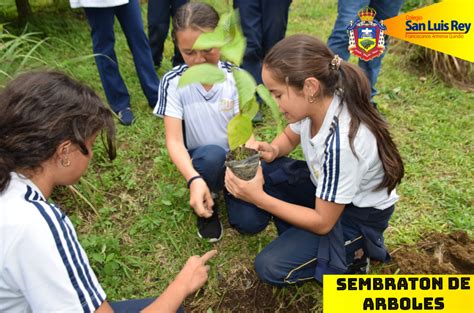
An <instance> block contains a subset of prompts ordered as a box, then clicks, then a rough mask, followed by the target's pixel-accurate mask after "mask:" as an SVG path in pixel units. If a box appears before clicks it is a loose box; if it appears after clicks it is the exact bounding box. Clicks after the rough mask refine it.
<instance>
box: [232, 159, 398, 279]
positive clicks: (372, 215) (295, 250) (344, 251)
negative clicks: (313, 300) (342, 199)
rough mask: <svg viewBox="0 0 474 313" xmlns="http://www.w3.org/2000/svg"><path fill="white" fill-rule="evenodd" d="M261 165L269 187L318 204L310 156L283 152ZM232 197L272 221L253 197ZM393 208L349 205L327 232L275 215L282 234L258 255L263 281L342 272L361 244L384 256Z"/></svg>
mask: <svg viewBox="0 0 474 313" xmlns="http://www.w3.org/2000/svg"><path fill="white" fill-rule="evenodd" d="M262 167H263V174H264V178H265V185H264V190H265V192H267V193H268V194H270V195H271V196H273V197H276V198H278V199H281V200H283V201H286V202H290V203H293V204H298V205H302V206H306V207H309V208H314V205H315V200H316V198H315V186H314V185H313V183H312V182H311V179H310V173H309V169H308V167H307V164H306V162H304V161H297V160H292V159H290V158H280V159H277V160H275V161H274V162H272V163H264V162H262ZM229 201H230V202H231V203H230V204H228V208H232V211H233V212H236V213H237V212H245V214H246V216H249V217H250V216H252V214H253V215H254V217H253V218H255V219H256V220H260V221H263V219H262V218H261V217H262V216H266V222H267V223H268V222H269V221H270V218H271V215H270V214H269V213H267V212H265V211H263V210H261V209H259V208H257V207H256V206H254V205H252V204H250V203H246V202H243V201H240V200H238V201H235V200H234V199H233V198H229ZM230 211H231V210H229V212H230ZM392 212H393V207H391V208H388V209H386V210H377V209H375V208H357V207H355V206H353V205H350V204H349V205H346V208H345V210H344V213H343V214H342V216H341V218H340V219H339V221H338V222H337V224H336V225H335V226H334V228H333V229H332V230H331V231H330V232H329V233H328V234H327V235H324V236H320V235H316V234H314V233H312V232H309V231H307V230H304V229H301V228H297V227H294V226H292V225H290V224H288V223H286V222H284V221H282V220H280V219H278V218H277V217H273V219H274V221H275V224H276V227H277V230H278V234H279V236H278V238H276V239H275V240H273V241H272V242H271V243H270V244H269V245H267V246H266V247H265V248H264V249H263V250H262V251H261V252H260V253H259V254H258V255H257V257H256V259H255V270H256V272H257V274H258V276H259V277H260V279H261V280H263V281H264V282H266V283H269V284H272V285H276V286H285V285H288V284H294V283H299V282H304V281H306V280H312V279H317V280H319V281H321V282H322V275H324V274H331V273H332V274H336V273H339V274H340V273H344V272H345V271H346V267H347V264H350V263H352V261H353V259H354V252H355V251H356V250H358V249H361V248H363V249H364V251H365V253H366V254H367V256H369V257H374V258H376V259H379V260H382V261H385V260H387V258H388V254H387V252H386V250H385V247H384V244H383V237H382V233H383V231H384V230H385V228H386V227H387V226H388V219H389V218H390V216H391V214H392ZM359 217H360V218H359ZM262 225H263V224H262ZM262 225H258V226H257V225H255V223H254V224H252V223H249V224H248V225H246V227H247V228H250V227H252V226H253V227H255V229H253V230H252V229H246V231H247V232H248V233H253V232H256V231H260V230H262V229H263V228H264V227H263V228H262Z"/></svg>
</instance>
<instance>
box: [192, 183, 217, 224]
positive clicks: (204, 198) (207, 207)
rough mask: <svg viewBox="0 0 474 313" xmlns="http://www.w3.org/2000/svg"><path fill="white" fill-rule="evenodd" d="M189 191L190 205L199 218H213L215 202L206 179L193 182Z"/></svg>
mask: <svg viewBox="0 0 474 313" xmlns="http://www.w3.org/2000/svg"><path fill="white" fill-rule="evenodd" d="M189 190H190V196H189V205H191V207H192V208H193V209H194V212H196V214H197V216H200V217H205V218H209V217H211V215H212V212H213V211H212V207H213V206H214V200H213V199H212V195H211V191H210V190H209V187H207V184H206V182H205V181H204V179H196V180H195V181H193V183H192V184H191V186H190V187H189Z"/></svg>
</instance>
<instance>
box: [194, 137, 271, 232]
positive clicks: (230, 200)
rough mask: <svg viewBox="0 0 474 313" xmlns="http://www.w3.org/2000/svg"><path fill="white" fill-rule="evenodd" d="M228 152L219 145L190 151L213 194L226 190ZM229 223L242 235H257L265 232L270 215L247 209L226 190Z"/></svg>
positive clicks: (195, 165)
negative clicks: (262, 231)
mask: <svg viewBox="0 0 474 313" xmlns="http://www.w3.org/2000/svg"><path fill="white" fill-rule="evenodd" d="M226 154H227V152H226V150H225V149H224V148H222V147H220V146H217V145H207V146H202V147H199V148H195V149H191V150H189V155H190V157H191V159H192V163H193V167H194V169H195V170H196V171H197V172H198V173H199V175H201V176H202V177H203V178H204V181H205V182H206V184H207V186H208V187H209V189H210V190H211V192H215V193H217V192H219V191H221V190H223V189H224V175H225V166H224V162H225V158H226ZM224 200H225V203H226V206H227V214H228V220H229V223H230V224H231V225H232V226H233V227H234V228H236V229H237V230H238V231H239V232H240V233H242V234H255V233H258V232H260V231H261V230H263V229H264V228H265V227H266V226H267V225H268V222H269V221H270V217H271V216H270V214H268V213H266V212H265V211H262V210H255V209H254V208H253V207H250V208H248V209H247V206H245V205H244V204H245V202H243V201H241V200H238V199H236V198H234V197H232V195H230V194H229V193H228V192H227V191H226V190H224Z"/></svg>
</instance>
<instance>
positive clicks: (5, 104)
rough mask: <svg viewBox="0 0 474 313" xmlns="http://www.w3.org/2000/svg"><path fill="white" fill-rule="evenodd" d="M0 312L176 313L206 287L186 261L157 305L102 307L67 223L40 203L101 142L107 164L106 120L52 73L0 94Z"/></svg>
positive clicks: (87, 92)
mask: <svg viewBox="0 0 474 313" xmlns="http://www.w3.org/2000/svg"><path fill="white" fill-rule="evenodd" d="M0 112H2V114H0V312H11V313H17V312H18V313H20V312H45V313H46V312H48V313H49V312H98V313H104V312H109V313H110V312H127V313H133V312H139V311H140V310H143V311H141V312H176V311H177V310H179V311H180V312H182V308H180V304H181V303H182V301H183V300H184V298H185V297H186V296H187V295H188V294H190V293H192V292H194V291H195V290H196V289H197V288H199V287H201V286H202V285H203V284H204V282H205V281H206V280H207V272H208V268H207V267H206V266H205V264H204V263H205V262H206V260H207V259H209V258H210V257H212V256H213V255H214V254H215V253H216V251H210V252H208V253H206V254H205V255H203V256H202V257H198V256H194V257H191V258H190V259H189V260H188V262H187V263H186V265H185V267H184V268H183V270H182V271H181V272H180V273H179V274H178V276H177V278H176V279H175V281H173V282H172V283H171V284H170V286H169V287H168V288H167V289H166V290H165V291H164V292H163V294H162V295H161V296H160V297H159V298H158V299H139V300H129V301H121V302H116V303H110V304H109V302H108V301H107V300H106V298H107V297H106V294H105V292H104V290H103V289H102V287H101V286H100V284H99V282H98V281H97V277H96V275H95V274H94V271H93V270H92V268H91V267H90V265H89V261H88V258H87V255H86V254H85V252H84V250H83V249H82V247H81V245H80V244H79V242H78V240H77V235H76V232H75V231H74V226H73V225H72V223H71V221H70V220H69V219H68V217H67V216H65V214H64V213H63V212H62V211H61V210H60V209H59V208H58V207H57V206H55V205H54V204H52V203H50V202H48V201H47V199H48V197H49V196H50V195H51V193H52V191H53V189H54V187H55V186H57V185H70V184H74V183H76V182H77V181H78V180H79V178H80V177H81V176H82V174H84V172H85V171H86V169H87V167H88V164H89V161H90V159H91V158H92V146H93V145H94V141H95V139H96V137H97V136H98V135H99V134H101V135H102V139H104V144H105V148H106V151H107V152H108V155H109V157H110V159H113V158H114V157H115V144H114V136H115V126H114V121H113V117H112V113H111V112H110V110H109V109H107V108H106V107H105V106H104V104H103V103H102V102H101V100H100V99H99V97H98V96H97V95H96V94H95V93H94V91H92V90H91V89H90V88H88V87H86V86H84V85H82V84H80V83H78V82H76V81H74V80H72V79H71V78H69V77H68V76H66V75H64V74H62V73H59V72H31V73H26V74H23V75H21V76H19V77H18V78H16V79H15V80H13V81H12V82H11V83H9V84H8V85H7V86H6V87H5V89H4V90H2V91H1V93H0Z"/></svg>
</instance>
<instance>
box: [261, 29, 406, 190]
mask: <svg viewBox="0 0 474 313" xmlns="http://www.w3.org/2000/svg"><path fill="white" fill-rule="evenodd" d="M334 57H335V56H334V53H332V51H331V50H330V49H329V48H328V47H327V46H326V45H325V44H324V43H323V42H322V41H321V40H319V39H318V38H315V37H312V36H308V35H293V36H290V37H287V38H285V39H283V40H282V41H280V42H279V43H277V44H276V45H275V46H274V47H273V48H272V49H271V50H270V52H269V53H268V54H267V56H266V57H265V59H264V61H263V64H264V66H265V68H266V69H268V70H269V71H270V72H271V74H272V76H273V78H274V79H275V80H277V81H279V82H281V83H286V84H288V85H289V86H291V87H293V88H294V89H295V90H297V91H301V90H302V89H303V86H304V82H305V80H306V79H307V78H308V77H314V78H316V79H317V80H318V81H319V82H320V84H321V94H320V95H321V96H332V95H333V94H334V93H335V92H339V91H340V90H342V92H341V93H340V94H341V96H342V98H343V101H344V102H345V103H346V105H347V109H348V111H349V113H350V115H351V122H350V129H349V142H350V145H351V149H352V151H353V152H354V154H355V151H354V138H355V136H356V134H357V130H358V129H359V125H360V124H361V123H364V124H365V125H367V127H368V128H369V129H370V131H371V132H372V133H373V134H374V136H375V138H376V139H377V148H378V153H379V157H380V160H381V162H382V165H383V168H384V171H385V176H384V178H383V180H382V182H381V184H380V186H378V188H379V189H381V188H385V187H386V188H387V189H388V192H389V193H390V192H391V191H392V190H393V189H394V188H395V187H396V185H397V184H399V183H400V181H401V179H402V177H403V174H404V167H403V162H402V158H401V156H400V153H399V152H398V149H397V147H396V145H395V143H394V142H393V140H392V138H391V136H390V133H389V131H388V125H387V122H386V121H385V120H384V118H382V116H381V115H380V114H379V112H378V111H377V110H376V109H375V108H374V106H373V105H372V104H371V103H370V84H369V81H368V79H367V77H366V76H365V75H364V73H363V72H362V70H361V69H360V68H359V67H357V66H355V65H353V64H350V63H349V62H346V61H342V62H341V63H340V66H338V67H336V68H335V67H334V66H333V65H331V61H333V60H334ZM356 156H357V155H356Z"/></svg>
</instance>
